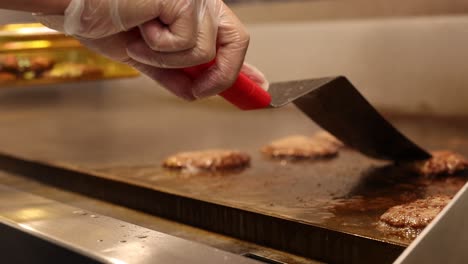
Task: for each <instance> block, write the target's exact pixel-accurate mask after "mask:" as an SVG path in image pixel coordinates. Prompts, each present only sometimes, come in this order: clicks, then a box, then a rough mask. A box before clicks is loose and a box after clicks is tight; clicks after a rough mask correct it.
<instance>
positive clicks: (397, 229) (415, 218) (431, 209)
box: [378, 195, 451, 237]
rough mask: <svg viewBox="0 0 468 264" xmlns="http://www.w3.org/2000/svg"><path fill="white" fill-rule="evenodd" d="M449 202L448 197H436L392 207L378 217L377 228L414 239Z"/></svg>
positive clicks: (449, 198)
mask: <svg viewBox="0 0 468 264" xmlns="http://www.w3.org/2000/svg"><path fill="white" fill-rule="evenodd" d="M450 200H451V197H450V196H447V195H436V196H431V197H427V198H425V199H419V200H416V201H413V202H411V203H407V204H402V205H397V206H393V207H391V208H390V209H388V210H387V211H386V212H385V213H384V214H383V215H382V216H380V223H379V226H378V228H379V229H380V230H381V231H383V232H386V233H391V234H397V235H402V236H405V237H416V236H417V235H418V234H419V233H420V232H421V231H422V230H423V229H424V227H426V226H427V225H428V224H429V223H430V222H431V221H432V220H434V218H435V217H436V216H437V215H438V214H439V213H440V212H441V211H442V209H443V208H444V207H445V206H446V205H447V204H448V203H449V202H450Z"/></svg>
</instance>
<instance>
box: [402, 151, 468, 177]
mask: <svg viewBox="0 0 468 264" xmlns="http://www.w3.org/2000/svg"><path fill="white" fill-rule="evenodd" d="M410 167H411V169H412V170H413V171H414V172H416V173H417V174H419V175H422V176H443V175H453V174H455V173H457V172H460V171H463V170H466V169H468V160H467V159H466V158H465V157H463V156H462V155H460V154H457V153H454V152H451V151H446V150H443V151H434V152H432V158H431V159H428V160H425V161H417V162H415V163H413V164H411V165H410Z"/></svg>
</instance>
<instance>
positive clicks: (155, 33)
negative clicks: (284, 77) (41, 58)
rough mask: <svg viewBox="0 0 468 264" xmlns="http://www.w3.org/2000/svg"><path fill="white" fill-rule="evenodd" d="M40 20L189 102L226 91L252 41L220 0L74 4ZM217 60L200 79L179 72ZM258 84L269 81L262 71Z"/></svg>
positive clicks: (96, 0) (105, 0) (103, 0)
mask: <svg viewBox="0 0 468 264" xmlns="http://www.w3.org/2000/svg"><path fill="white" fill-rule="evenodd" d="M36 17H37V18H38V20H39V21H40V22H42V23H43V24H45V25H46V26H49V27H51V28H54V29H56V30H59V31H63V32H66V33H67V34H70V35H73V36H75V37H77V38H78V39H80V41H81V42H82V43H83V44H84V45H86V46H88V47H89V48H91V49H93V50H95V51H98V52H100V53H102V54H104V55H106V56H108V57H110V58H112V59H114V60H117V61H120V62H124V63H127V64H129V65H131V66H133V67H135V68H136V69H138V70H139V71H141V72H142V73H144V74H146V75H148V76H150V77H151V78H153V79H154V80H156V81H158V82H160V83H161V84H162V85H163V86H165V87H166V88H168V89H169V90H170V91H172V92H174V93H175V94H176V95H178V96H180V97H182V98H185V99H190V100H191V99H195V98H200V97H206V96H211V95H215V94H218V93H220V92H222V91H223V90H225V89H226V88H228V87H229V86H230V85H231V84H232V83H233V82H234V80H235V78H236V77H237V75H238V73H239V71H240V69H241V67H242V65H243V60H244V57H245V53H246V50H247V47H248V43H249V36H248V34H247V33H246V30H245V29H244V27H243V25H242V24H241V23H240V21H239V20H238V19H237V17H236V16H235V15H234V14H233V13H232V11H231V10H229V8H228V7H226V6H225V5H224V3H223V2H222V1H221V0H206V1H204V0H172V1H166V0H159V1H158V0H72V1H71V2H70V5H69V6H68V8H67V9H66V11H65V15H64V16H47V15H37V16H36ZM215 56H216V57H217V58H216V65H215V66H213V67H212V68H211V69H210V70H208V71H207V72H206V73H204V74H202V75H201V76H199V78H197V79H196V80H191V79H190V78H188V76H186V75H185V74H184V73H182V72H181V71H180V70H176V69H179V68H185V67H189V66H194V65H198V64H203V63H206V62H208V61H211V60H212V59H213V58H214V57H215ZM257 73H258V72H257ZM256 80H261V81H259V83H260V84H265V83H266V80H265V79H264V77H263V75H262V74H261V73H260V74H257V77H256Z"/></svg>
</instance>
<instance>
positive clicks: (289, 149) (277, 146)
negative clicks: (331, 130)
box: [261, 136, 340, 159]
mask: <svg viewBox="0 0 468 264" xmlns="http://www.w3.org/2000/svg"><path fill="white" fill-rule="evenodd" d="M339 148H340V147H339V146H337V144H336V143H333V142H331V141H330V140H328V139H323V138H320V137H306V136H290V137H286V138H282V139H278V140H275V141H273V142H271V143H270V144H268V145H267V146H265V147H263V148H262V150H261V151H262V152H263V153H264V154H266V155H268V156H270V157H272V158H280V159H320V158H329V157H333V156H336V155H337V154H338V150H339Z"/></svg>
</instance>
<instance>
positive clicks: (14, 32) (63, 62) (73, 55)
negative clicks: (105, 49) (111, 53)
mask: <svg viewBox="0 0 468 264" xmlns="http://www.w3.org/2000/svg"><path fill="white" fill-rule="evenodd" d="M135 76H138V72H137V71H135V70H134V69H133V68H131V67H129V66H127V65H124V64H120V63H117V62H114V61H111V60H109V59H107V58H104V57H102V56H100V55H98V54H96V53H94V52H92V51H90V50H88V49H87V48H85V47H84V46H82V45H81V44H80V43H79V41H77V40H76V39H74V38H71V37H68V36H65V35H64V34H62V33H59V32H56V31H54V30H51V29H49V28H47V27H44V26H43V25H41V24H37V23H33V24H11V25H4V26H0V87H2V86H4V87H11V86H26V85H37V84H48V83H58V82H74V81H80V80H100V79H111V78H125V77H135Z"/></svg>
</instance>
